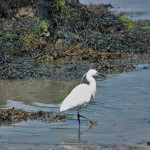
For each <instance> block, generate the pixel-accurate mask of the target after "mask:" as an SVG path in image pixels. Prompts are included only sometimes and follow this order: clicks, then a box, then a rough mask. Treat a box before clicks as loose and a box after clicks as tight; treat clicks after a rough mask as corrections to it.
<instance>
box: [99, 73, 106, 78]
mask: <svg viewBox="0 0 150 150" xmlns="http://www.w3.org/2000/svg"><path fill="white" fill-rule="evenodd" d="M98 76H103V77H106V75H105V74H102V73H98Z"/></svg>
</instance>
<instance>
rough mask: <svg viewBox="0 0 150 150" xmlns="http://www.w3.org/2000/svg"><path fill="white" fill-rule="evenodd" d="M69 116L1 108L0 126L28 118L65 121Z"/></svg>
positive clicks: (50, 121)
mask: <svg viewBox="0 0 150 150" xmlns="http://www.w3.org/2000/svg"><path fill="white" fill-rule="evenodd" d="M67 118H68V116H66V115H65V114H56V113H53V112H45V111H36V112H33V111H31V112H30V111H24V110H22V109H17V108H14V107H13V108H9V109H0V126H3V125H12V124H14V123H17V122H21V121H27V120H41V121H44V122H48V123H52V122H58V121H65V120H66V119H67Z"/></svg>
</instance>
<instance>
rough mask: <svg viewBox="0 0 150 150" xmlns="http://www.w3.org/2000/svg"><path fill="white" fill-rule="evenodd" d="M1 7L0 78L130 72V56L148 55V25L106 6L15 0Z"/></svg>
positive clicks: (75, 76) (66, 76) (131, 57)
mask: <svg viewBox="0 0 150 150" xmlns="http://www.w3.org/2000/svg"><path fill="white" fill-rule="evenodd" d="M0 8H1V11H0V30H1V31H0V79H33V78H36V79H41V78H49V77H51V78H62V79H71V78H80V77H81V76H82V75H83V73H84V72H86V71H85V70H88V69H89V68H93V67H94V68H96V69H98V70H99V71H106V72H122V71H130V70H132V69H134V68H135V64H136V63H138V61H137V62H136V63H135V60H136V59H135V58H137V57H138V60H139V59H141V62H144V61H145V59H143V57H141V55H137V53H141V54H144V55H147V57H148V59H149V53H150V52H149V51H150V34H149V33H150V32H149V29H147V28H146V29H145V28H144V29H143V28H141V24H140V25H139V23H138V25H136V24H134V23H133V22H132V21H129V20H127V19H126V18H124V17H122V16H120V15H115V14H113V13H112V12H110V11H109V10H108V9H107V7H106V6H105V5H99V6H96V5H83V4H80V3H79V2H78V0H71V1H68V0H59V1H56V2H55V1H47V0H44V1H42V2H41V1H40V0H37V1H33V2H31V1H24V0H19V1H13V2H10V1H2V3H1V4H0ZM148 25H149V24H147V26H148ZM142 27H143V26H142ZM133 54H135V56H133ZM128 56H129V57H128ZM133 57H134V58H133ZM127 58H129V59H127ZM133 60H134V63H131V62H133Z"/></svg>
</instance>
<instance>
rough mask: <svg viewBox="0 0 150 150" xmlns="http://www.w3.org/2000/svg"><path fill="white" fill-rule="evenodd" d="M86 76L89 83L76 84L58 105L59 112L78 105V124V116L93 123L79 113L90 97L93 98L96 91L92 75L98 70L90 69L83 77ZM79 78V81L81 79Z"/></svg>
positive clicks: (96, 74)
mask: <svg viewBox="0 0 150 150" xmlns="http://www.w3.org/2000/svg"><path fill="white" fill-rule="evenodd" d="M85 76H86V80H87V81H88V82H89V84H79V85H77V86H76V87H75V88H74V89H73V90H72V91H71V92H70V94H69V95H68V96H67V97H66V98H65V99H64V101H63V102H62V104H61V106H60V112H63V111H66V110H68V109H71V108H74V107H78V113H77V117H78V121H79V125H80V117H82V118H85V119H87V120H88V121H89V122H91V124H94V122H93V121H92V120H90V119H89V118H87V117H84V116H82V115H80V113H79V112H80V110H81V108H82V107H84V106H85V105H86V104H87V103H88V102H89V101H90V100H91V98H95V93H96V81H95V79H94V78H93V77H94V76H98V72H97V71H96V70H94V69H90V70H89V71H88V72H87V73H86V74H85V75H84V76H83V77H82V79H83V78H84V77H85ZM82 79H81V81H82Z"/></svg>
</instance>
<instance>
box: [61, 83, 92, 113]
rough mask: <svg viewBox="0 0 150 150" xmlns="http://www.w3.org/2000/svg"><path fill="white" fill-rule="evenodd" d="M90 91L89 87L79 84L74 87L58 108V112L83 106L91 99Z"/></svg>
mask: <svg viewBox="0 0 150 150" xmlns="http://www.w3.org/2000/svg"><path fill="white" fill-rule="evenodd" d="M91 95H92V94H91V90H90V87H89V85H87V84H80V85H78V86H76V87H75V88H74V89H73V90H72V91H71V93H70V94H69V95H68V96H67V97H66V98H65V100H64V101H63V102H62V104H61V106H60V111H65V110H67V109H70V108H73V107H76V106H80V105H83V104H84V103H86V102H89V101H90V99H91Z"/></svg>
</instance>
